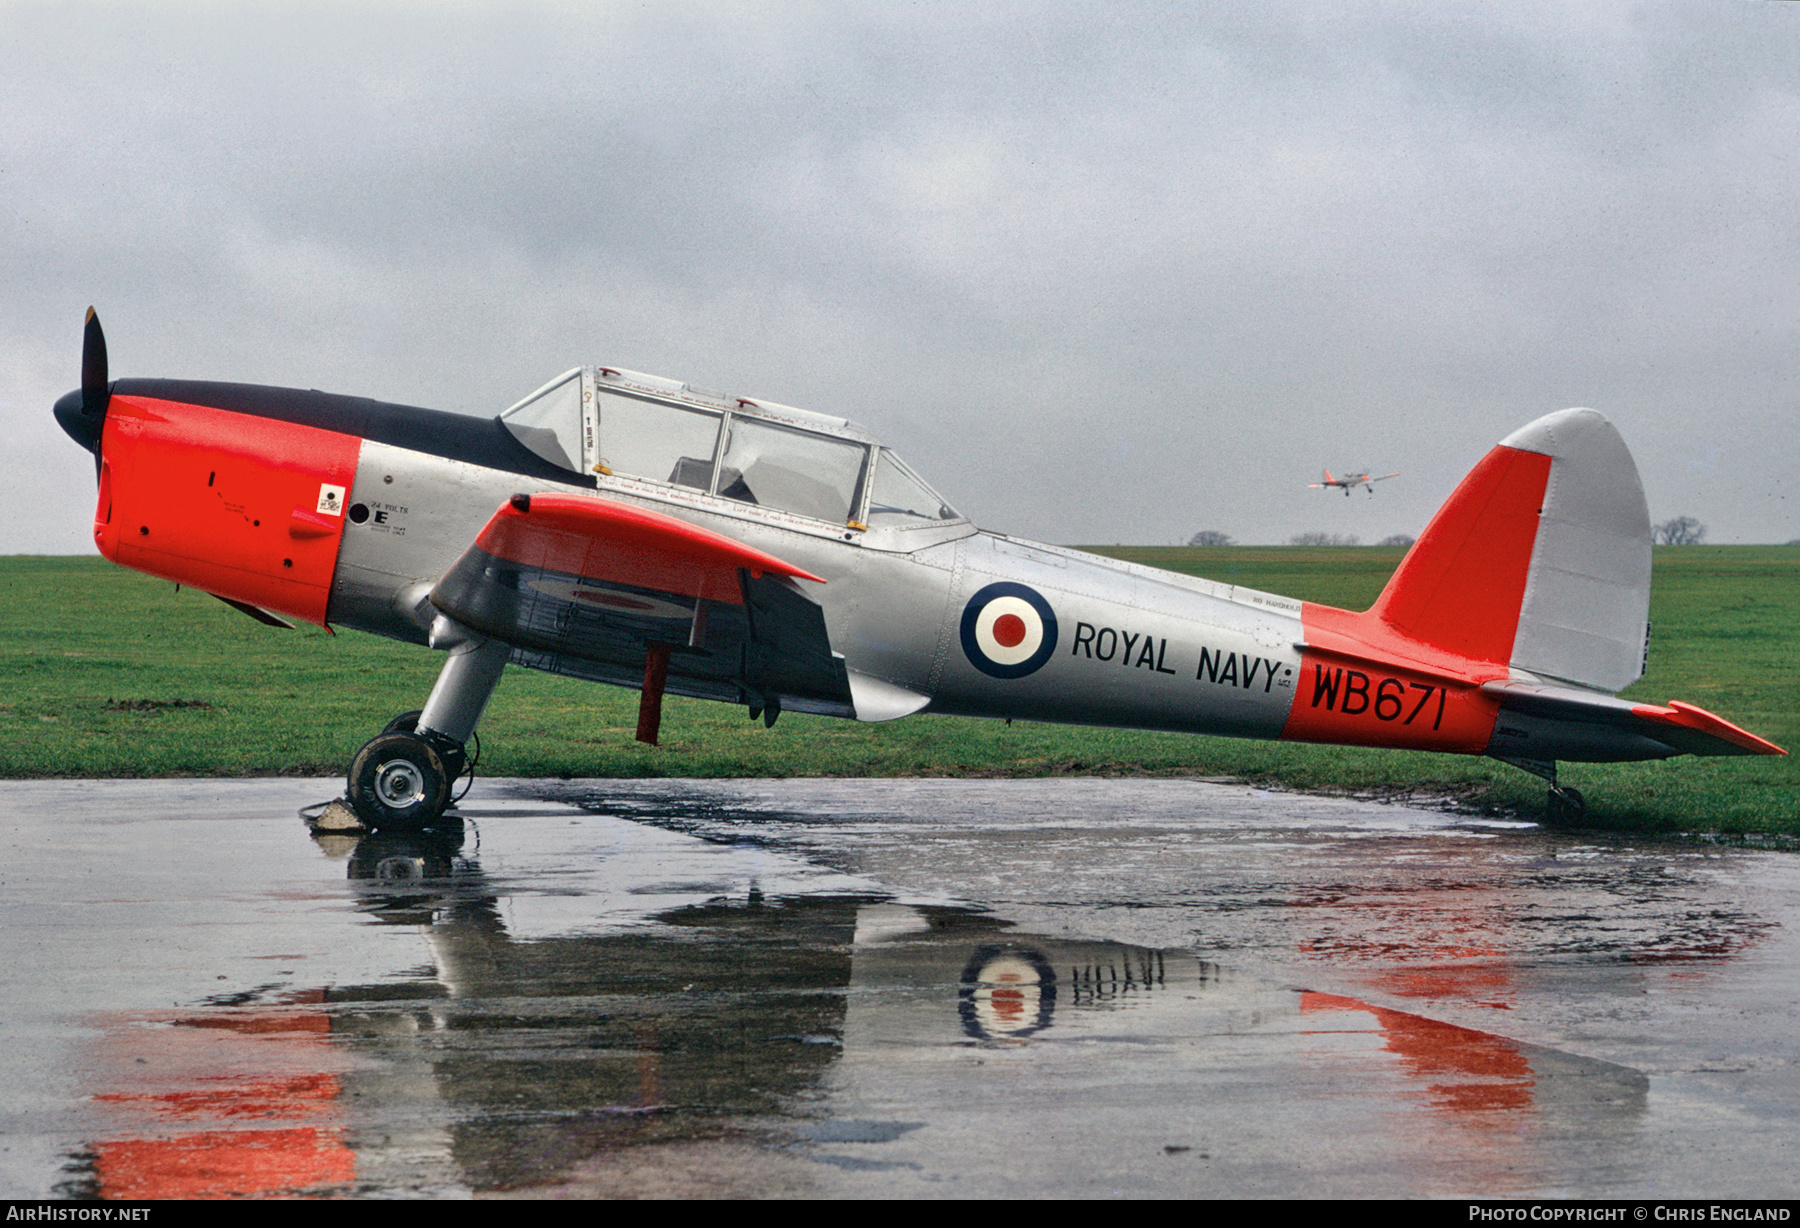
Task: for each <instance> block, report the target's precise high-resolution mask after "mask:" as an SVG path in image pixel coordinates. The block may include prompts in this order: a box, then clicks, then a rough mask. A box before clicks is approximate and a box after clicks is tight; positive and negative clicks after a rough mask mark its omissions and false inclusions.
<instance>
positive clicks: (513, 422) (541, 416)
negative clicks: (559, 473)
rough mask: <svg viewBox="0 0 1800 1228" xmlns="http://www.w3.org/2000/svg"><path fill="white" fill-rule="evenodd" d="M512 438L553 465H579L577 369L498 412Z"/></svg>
mask: <svg viewBox="0 0 1800 1228" xmlns="http://www.w3.org/2000/svg"><path fill="white" fill-rule="evenodd" d="M500 421H501V422H502V423H503V424H505V426H506V429H507V430H509V431H511V432H512V435H513V438H514V439H517V440H518V441H519V442H520V443H522V444H524V445H525V446H526V447H528V448H530V449H531V450H532V451H533V452H535V453H537V454H538V455H539V456H541V457H543V458H544V459H545V460H547V461H549V462H550V463H551V464H553V465H560V466H561V467H562V468H564V469H573V470H576V471H577V472H579V471H580V469H581V463H580V461H579V460H578V459H577V458H579V457H580V456H581V372H580V371H579V370H576V371H571V372H569V373H568V374H567V375H564V376H561V377H559V378H557V379H555V380H552V381H551V382H550V383H548V384H546V385H544V387H542V388H540V389H538V390H537V391H536V392H534V393H532V394H531V395H530V396H528V397H526V398H525V399H524V400H523V401H520V402H519V403H518V404H517V405H515V406H513V407H512V408H511V409H509V410H507V411H506V412H505V413H503V414H501V415H500Z"/></svg>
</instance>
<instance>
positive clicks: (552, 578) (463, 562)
mask: <svg viewBox="0 0 1800 1228" xmlns="http://www.w3.org/2000/svg"><path fill="white" fill-rule="evenodd" d="M796 580H810V581H816V582H818V583H821V584H823V583H824V581H823V580H821V579H820V578H819V577H818V576H815V575H813V574H812V573H810V572H807V571H804V570H802V569H801V568H799V567H796V566H794V565H793V564H791V563H787V562H785V561H783V560H781V559H778V558H776V557H775V556H774V555H771V554H765V553H764V552H762V551H760V550H756V549H754V548H752V547H750V546H746V545H744V544H743V543H741V542H737V541H734V540H732V539H731V538H729V537H725V536H722V535H720V534H718V533H713V532H711V531H709V530H707V529H702V528H700V527H698V526H696V525H691V524H688V523H687V522H685V521H682V520H677V519H675V518H674V517H672V516H665V515H662V514H660V513H658V512H652V511H648V510H646V509H644V508H640V507H635V506H632V505H630V504H625V503H616V502H613V501H611V500H608V499H597V498H593V497H583V496H578V495H560V494H537V495H515V496H513V498H512V500H511V501H510V502H508V503H507V504H505V505H504V506H502V507H501V508H500V509H499V511H497V512H495V513H494V516H493V518H492V519H491V520H489V521H488V523H487V526H486V527H485V528H484V529H483V530H482V531H481V533H480V534H479V535H478V536H477V537H476V539H475V544H474V545H473V546H471V547H470V548H469V550H468V551H467V553H465V554H464V555H463V556H462V558H461V559H459V560H457V562H456V565H455V566H453V567H452V568H451V569H450V570H449V571H448V572H446V573H445V574H444V577H443V579H441V580H439V581H438V583H437V585H436V587H434V588H433V589H432V591H431V601H432V604H433V605H434V606H436V607H437V608H438V609H439V610H441V611H443V612H444V613H445V614H447V615H449V616H450V617H451V618H453V619H455V620H456V621H458V622H460V623H463V624H464V625H466V626H468V627H472V628H473V629H475V630H476V631H479V632H481V633H482V634H483V635H486V636H489V637H492V638H494V639H498V640H501V641H502V642H504V643H507V644H511V645H512V647H513V656H512V659H513V662H514V663H515V664H519V665H528V666H531V667H532V668H534V669H543V670H549V671H551V672H553V673H559V674H569V675H572V676H574V677H578V678H587V679H591V680H593V681H596V682H611V683H616V684H618V685H621V686H629V687H639V686H642V687H643V689H644V700H645V709H644V713H649V714H650V717H649V736H648V737H645V736H644V729H645V720H644V719H642V717H643V714H642V713H641V714H640V715H641V719H640V733H639V736H640V737H643V738H644V740H646V741H654V740H655V733H656V730H655V715H654V714H655V713H659V712H660V703H661V691H662V689H663V687H664V686H665V685H666V687H667V689H668V690H670V691H672V692H674V693H675V694H678V695H689V696H694V697H696V698H702V699H718V700H724V701H726V702H730V703H744V704H747V705H749V707H750V709H751V711H752V713H757V712H766V713H767V718H768V719H769V720H771V722H772V720H773V717H774V715H775V714H776V713H779V712H780V711H781V710H782V709H783V708H793V709H795V710H797V711H803V712H820V713H825V714H827V715H832V716H853V715H855V709H854V706H853V702H852V697H851V692H850V682H849V678H848V676H847V674H846V671H845V669H844V662H843V658H842V657H841V656H840V655H838V654H837V653H834V652H833V651H832V649H831V640H830V636H829V635H828V634H827V631H826V627H825V617H824V612H823V611H822V610H821V609H820V608H819V605H818V603H817V602H815V601H813V600H812V598H811V597H809V596H807V595H806V593H805V592H803V591H802V590H801V588H800V586H799V584H797V583H796ZM658 658H660V659H661V661H662V663H663V668H665V669H666V680H665V678H664V677H658V676H656V675H657V672H658V666H657V664H656V663H657V660H658ZM653 690H654V692H655V694H654V695H653V694H652V691H653ZM653 704H654V712H652V705H653Z"/></svg>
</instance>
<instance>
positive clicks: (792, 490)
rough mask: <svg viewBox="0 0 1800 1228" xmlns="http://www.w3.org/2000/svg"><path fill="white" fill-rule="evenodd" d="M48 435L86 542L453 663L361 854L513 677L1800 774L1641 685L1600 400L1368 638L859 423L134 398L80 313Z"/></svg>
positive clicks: (646, 713)
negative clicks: (66, 453)
mask: <svg viewBox="0 0 1800 1228" xmlns="http://www.w3.org/2000/svg"><path fill="white" fill-rule="evenodd" d="M56 418H57V420H58V422H60V423H61V424H62V426H63V429H64V430H66V431H67V432H68V433H69V435H70V436H71V437H73V438H74V439H75V440H76V441H77V442H78V443H80V444H81V445H82V446H83V447H85V448H87V449H88V450H89V451H91V452H93V454H94V463H95V469H96V472H97V475H98V478H99V502H98V504H97V506H96V508H95V512H94V541H95V544H96V545H97V546H98V547H99V550H100V553H101V554H103V555H105V556H106V557H107V558H109V559H111V560H112V561H114V562H116V563H120V564H122V565H124V566H127V567H132V568H136V569H137V570H139V571H142V572H146V573H148V574H150V575H153V576H161V577H163V578H164V579H168V580H173V581H176V582H177V583H181V584H187V585H191V586H192V587H195V588H199V589H202V590H204V591H206V592H209V593H212V594H213V595H214V596H216V597H219V598H220V599H222V600H223V601H225V602H226V603H227V604H229V605H231V606H233V607H235V608H236V609H238V610H240V611H242V612H243V613H245V614H248V615H250V616H251V617H253V618H256V619H258V620H260V621H262V622H265V623H269V624H272V625H275V626H289V625H291V624H288V623H287V622H286V621H285V620H284V619H283V618H282V617H281V616H282V615H286V616H287V617H288V618H300V619H305V620H306V621H308V622H312V623H316V624H319V625H321V626H325V625H328V624H330V623H338V624H341V625H343V626H347V627H355V628H358V629H360V630H364V631H369V632H373V633H374V634H376V635H384V636H389V637H391V638H393V639H398V640H406V641H409V642H412V643H416V644H421V645H429V646H430V647H432V648H435V649H437V650H439V651H441V652H442V653H443V654H444V665H443V669H442V672H441V673H440V674H439V676H438V680H437V685H436V686H434V687H433V688H432V691H431V695H430V697H429V698H427V699H426V700H425V704H424V707H423V709H422V710H421V711H416V712H408V713H404V714H402V715H400V716H396V717H395V718H394V719H393V720H392V721H390V722H389V723H388V725H387V728H385V729H384V730H382V731H381V732H380V733H379V734H377V735H376V736H375V737H374V738H372V739H371V740H370V741H369V742H368V743H367V744H366V745H364V746H363V748H362V749H361V750H359V751H358V752H357V753H356V756H355V757H354V758H353V759H352V760H351V763H350V770H349V798H350V801H351V804H352V805H353V806H354V807H355V809H356V810H357V812H358V813H359V814H360V815H361V816H362V817H363V818H364V820H365V821H367V822H368V823H369V824H370V825H371V826H374V827H379V828H388V829H409V828H411V829H417V828H421V827H425V826H429V825H430V824H431V823H433V822H434V821H436V820H437V819H438V818H439V816H441V815H442V814H443V812H444V810H445V809H446V807H447V806H448V805H449V802H450V793H451V788H452V786H453V785H454V784H455V782H456V781H457V780H458V779H459V778H460V777H461V776H462V775H463V773H464V772H465V770H466V769H467V768H468V767H469V755H468V752H467V749H466V747H467V744H468V742H469V739H470V737H471V735H472V734H473V733H474V730H475V726H476V724H477V722H478V721H479V720H480V719H481V714H482V711H483V709H484V708H486V707H487V702H488V698H489V697H490V696H491V695H492V694H493V690H494V687H495V685H496V684H497V683H498V682H499V680H500V677H501V674H502V672H503V671H504V670H505V668H506V666H507V665H508V664H512V665H523V666H528V667H530V668H532V669H541V670H548V671H550V672H552V673H559V674H567V675H571V676H574V677H578V678H586V679H589V680H591V681H595V682H608V683H613V684H615V685H619V686H627V687H631V688H633V689H635V690H637V691H638V692H639V703H638V725H637V736H638V738H639V739H640V740H642V741H645V742H650V743H655V742H656V740H657V732H658V728H659V725H660V721H661V714H662V699H663V694H664V692H665V691H673V692H674V693H676V694H678V695H688V696H694V697H698V698H702V699H713V700H719V701H722V702H725V703H735V704H741V705H743V706H744V708H745V709H747V711H748V712H749V714H750V717H751V718H752V719H755V718H756V717H759V716H760V717H761V718H762V719H763V721H764V723H765V724H769V725H773V724H774V723H775V718H776V717H777V716H779V715H780V713H781V712H782V711H783V710H784V709H794V710H796V711H801V712H813V713H822V714H825V715H829V716H839V717H850V718H854V719H856V720H859V721H888V720H894V719H896V718H898V717H903V716H909V715H911V714H913V713H916V712H944V713H952V714H957V715H962V716H985V717H1004V718H1008V719H1011V718H1013V717H1018V718H1020V719H1024V720H1036V721H1056V722H1063V723H1068V724H1083V725H1102V726H1117V727H1127V728H1137V729H1166V730H1177V731H1185V732H1190V733H1205V734H1226V735H1231V736H1236V737H1249V738H1282V739H1287V740H1290V741H1298V742H1326V743H1339V744H1348V745H1355V746H1386V747H1398V748H1404V749H1412V750H1436V751H1453V752H1458V753H1461V754H1470V755H1480V754H1487V755H1491V756H1493V757H1494V758H1496V759H1500V760H1502V761H1504V762H1506V763H1511V764H1514V765H1516V766H1518V767H1521V768H1524V769H1525V770H1527V771H1530V772H1533V773H1536V774H1537V775H1539V776H1541V777H1543V778H1544V779H1545V780H1547V781H1548V782H1549V784H1550V809H1551V812H1552V813H1553V814H1557V813H1571V812H1572V813H1579V812H1580V811H1581V810H1582V809H1583V803H1582V799H1581V796H1580V794H1579V793H1577V792H1576V791H1575V790H1573V789H1566V788H1559V787H1558V786H1557V783H1556V762H1557V760H1559V759H1564V760H1579V761H1612V760H1626V759H1663V758H1667V757H1669V756H1671V755H1681V754H1697V755H1749V754H1784V753H1785V752H1784V751H1782V750H1781V748H1780V747H1778V746H1775V745H1773V744H1771V743H1769V742H1766V741H1764V740H1763V739H1761V738H1759V737H1757V736H1756V735H1755V734H1752V733H1748V732H1746V731H1745V730H1742V729H1739V728H1738V727H1737V726H1736V725H1733V724H1731V723H1729V722H1728V721H1725V720H1723V719H1721V718H1719V717H1717V716H1714V715H1712V714H1711V713H1709V712H1704V711H1702V710H1701V709H1699V708H1695V707H1691V706H1689V705H1687V704H1683V703H1673V702H1672V703H1670V704H1669V705H1668V706H1667V707H1661V706H1658V705H1655V704H1649V703H1640V702H1636V701H1632V700H1622V699H1615V698H1613V694H1612V693H1613V692H1615V691H1618V690H1620V689H1621V688H1623V687H1625V686H1626V685H1628V684H1629V683H1631V682H1632V681H1634V680H1635V679H1636V678H1637V677H1638V676H1639V675H1640V674H1641V673H1642V672H1643V663H1644V652H1645V645H1646V642H1647V627H1646V623H1645V616H1646V613H1647V611H1648V608H1649V601H1650V518H1649V514H1648V511H1647V509H1646V506H1645V503H1644V492H1643V487H1642V486H1641V485H1640V484H1639V482H1638V475H1637V467H1636V466H1635V465H1634V464H1633V463H1632V460H1631V454H1630V452H1628V451H1627V450H1626V448H1625V443H1624V441H1623V440H1621V439H1620V438H1619V434H1618V432H1617V431H1616V430H1614V429H1613V426H1612V424H1611V423H1610V422H1608V421H1607V420H1606V419H1605V418H1603V417H1602V416H1601V415H1599V414H1597V413H1595V412H1594V411H1593V410H1590V409H1569V410H1564V411H1562V412H1561V413H1556V414H1551V415H1549V416H1548V417H1545V418H1540V419H1538V420H1537V421H1536V422H1533V423H1531V424H1529V425H1528V426H1525V427H1522V428H1521V429H1519V430H1517V431H1515V432H1514V433H1513V434H1511V435H1509V436H1508V437H1507V438H1506V439H1505V440H1503V441H1502V442H1501V443H1500V444H1499V445H1498V446H1497V447H1495V448H1494V449H1493V450H1492V451H1491V452H1489V453H1488V455H1487V456H1486V457H1485V458H1484V459H1483V460H1482V461H1481V462H1480V463H1479V464H1477V465H1476V466H1475V468H1474V469H1473V470H1472V471H1471V472H1470V474H1469V476H1468V477H1466V478H1465V479H1463V482H1462V485H1460V486H1459V487H1457V489H1456V491H1455V492H1454V493H1452V494H1451V496H1450V499H1449V501H1448V502H1447V503H1445V504H1444V506H1443V507H1442V508H1441V509H1440V510H1439V511H1438V514H1437V515H1436V517H1434V518H1433V520H1432V521H1431V523H1430V525H1428V526H1427V527H1426V529H1425V531H1424V533H1423V534H1421V535H1420V537H1419V540H1418V542H1417V543H1416V544H1415V545H1414V546H1413V547H1412V549H1411V550H1410V551H1409V552H1408V554H1407V555H1406V558H1405V559H1404V560H1403V561H1402V562H1401V564H1400V567H1399V569H1398V570H1397V571H1396V572H1395V573H1394V575H1393V577H1392V579H1390V580H1389V581H1388V584H1387V587H1386V588H1385V589H1384V590H1383V591H1382V594H1381V596H1380V598H1379V599H1378V600H1377V601H1376V603H1375V605H1374V607H1373V608H1372V609H1370V610H1369V611H1367V612H1366V613H1360V614H1359V613H1353V612H1351V611H1349V610H1338V609H1333V608H1331V607H1329V606H1321V605H1314V604H1313V603H1311V602H1301V601H1293V600H1290V599H1288V598H1285V597H1276V596H1271V595H1270V594H1267V593H1258V592H1253V591H1250V590H1248V589H1244V588H1242V587H1239V586H1236V585H1230V584H1221V583H1215V582H1213V581H1210V580H1202V579H1198V578H1194V577H1190V576H1184V575H1178V574H1176V573H1173V572H1168V571H1159V570H1155V569H1153V568H1149V567H1141V566H1136V565H1133V564H1131V563H1125V562H1118V561H1115V560H1112V559H1105V558H1099V557H1097V556H1095V555H1091V554H1083V553H1081V552H1080V551H1076V550H1068V549H1062V548H1059V547H1056V546H1043V545H1038V544H1036V543H1034V542H1028V541H1021V540H1019V539H1016V538H1012V537H1005V536H1002V535H1000V534H997V533H984V532H982V531H980V530H979V529H977V528H976V527H975V526H974V525H973V524H971V523H970V522H969V521H968V519H967V518H965V517H963V516H962V515H960V514H959V513H957V512H956V511H954V510H953V509H952V508H951V507H950V505H949V504H947V503H945V502H944V500H943V499H941V498H940V497H939V496H938V495H937V494H936V492H934V491H933V490H932V489H931V488H930V487H929V486H927V485H926V484H925V482H924V481H923V480H922V479H920V478H919V477H918V476H917V475H916V474H914V473H913V471H912V470H911V469H909V468H908V467H907V466H906V465H905V464H904V463H903V462H902V461H901V460H900V458H899V457H898V456H896V455H895V454H894V453H893V452H892V451H891V450H890V449H888V448H886V447H883V446H882V445H881V443H880V442H879V441H877V440H876V439H874V438H873V437H872V436H870V435H868V434H866V433H864V432H863V431H861V430H860V429H858V428H857V427H855V426H853V425H851V424H850V423H849V422H847V421H845V420H844V419H842V418H830V417H826V416H824V415H821V414H813V413H808V412H806V411H805V410H799V409H792V408H790V407H788V406H784V405H776V404H772V403H770V402H767V401H760V400H752V399H750V398H747V397H728V396H723V395H720V394H717V393H711V392H705V391H702V390H700V389H697V388H694V387H691V386H689V385H687V384H683V383H681V382H679V381H676V380H668V379H660V378H657V377H656V376H651V375H640V374H637V373H636V372H632V371H626V370H622V369H619V368H615V367H579V368H576V369H575V370H572V371H569V372H566V373H565V374H563V375H559V376H557V377H556V378H555V379H553V380H551V381H550V382H549V383H547V384H545V385H544V386H543V387H542V388H539V389H538V390H537V391H536V392H533V393H532V394H531V395H530V396H528V397H526V398H525V399H524V400H522V401H520V402H519V403H518V404H516V405H514V406H513V407H512V408H510V409H508V410H505V411H504V412H502V413H500V414H498V415H496V416H495V417H492V418H475V417H468V416H465V415H461V414H450V413H444V412H441V411H438V410H432V409H419V408H415V407H412V406H407V405H394V404H387V403H384V402H380V401H371V400H367V399H364V398H360V397H347V396H336V395H332V394H329V393H324V392H317V391H302V390H298V389H291V388H265V387H257V386H252V385H246V384H217V383H201V382H197V381H188V380H159V379H122V380H118V381H112V382H109V380H108V376H107V363H106V340H105V337H104V336H103V335H102V333H101V331H100V322H99V320H98V318H97V317H96V316H95V315H94V313H93V311H92V310H91V309H90V310H89V312H88V321H87V331H86V336H85V339H84V342H83V346H82V360H81V387H80V388H79V389H77V390H76V391H74V392H71V393H68V394H67V395H66V396H64V397H62V398H61V399H60V400H58V401H57V403H56Z"/></svg>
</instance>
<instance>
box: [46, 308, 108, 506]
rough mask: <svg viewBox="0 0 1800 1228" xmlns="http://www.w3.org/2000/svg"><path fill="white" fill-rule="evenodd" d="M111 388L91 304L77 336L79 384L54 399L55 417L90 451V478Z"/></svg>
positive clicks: (97, 456) (102, 340)
mask: <svg viewBox="0 0 1800 1228" xmlns="http://www.w3.org/2000/svg"><path fill="white" fill-rule="evenodd" d="M111 401H112V391H111V389H110V388H109V387H108V386H107V379H106V334H105V333H104V332H102V331H101V329H100V316H99V314H98V313H97V312H95V310H94V309H93V308H92V307H89V308H88V312H87V328H86V331H84V332H83V333H82V336H81V388H80V389H79V390H78V391H76V392H71V393H68V394H67V395H65V396H63V397H62V398H61V399H59V400H58V401H57V402H56V421H57V423H58V424H59V425H60V426H61V427H62V429H63V430H64V431H66V432H68V435H69V438H70V439H73V440H74V441H75V442H76V443H78V444H80V445H81V446H82V447H84V448H86V449H87V450H88V451H89V452H92V453H93V454H94V478H95V480H96V481H97V480H99V477H100V433H101V431H102V430H103V429H104V428H105V426H106V407H107V405H108V404H109V403H110V402H111Z"/></svg>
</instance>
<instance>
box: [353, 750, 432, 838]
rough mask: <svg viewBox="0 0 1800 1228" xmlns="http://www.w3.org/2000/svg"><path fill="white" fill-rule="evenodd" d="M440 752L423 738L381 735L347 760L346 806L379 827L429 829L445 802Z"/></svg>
mask: <svg viewBox="0 0 1800 1228" xmlns="http://www.w3.org/2000/svg"><path fill="white" fill-rule="evenodd" d="M450 783H451V778H450V775H449V773H448V772H447V771H446V770H445V767H444V759H443V756H442V755H440V754H438V752H437V748H436V747H434V746H432V744H431V743H430V742H427V741H426V740H425V739H424V738H421V737H419V736H418V735H416V734H411V733H384V734H381V735H380V736H378V737H376V738H374V739H372V740H371V741H370V742H369V743H368V745H366V746H364V747H363V748H362V749H361V750H359V751H357V752H356V758H354V759H352V760H351V761H350V805H351V806H352V807H353V808H354V809H355V810H356V813H357V814H358V815H359V816H361V818H362V820H363V822H365V823H367V824H368V825H369V826H370V827H373V828H376V829H377V830H381V831H418V830H420V829H421V828H425V827H429V826H431V824H433V823H434V822H436V821H437V819H438V817H439V816H440V815H442V814H443V813H444V808H445V807H446V806H448V805H449V804H450Z"/></svg>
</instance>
